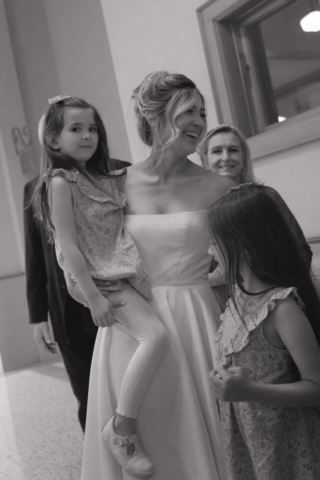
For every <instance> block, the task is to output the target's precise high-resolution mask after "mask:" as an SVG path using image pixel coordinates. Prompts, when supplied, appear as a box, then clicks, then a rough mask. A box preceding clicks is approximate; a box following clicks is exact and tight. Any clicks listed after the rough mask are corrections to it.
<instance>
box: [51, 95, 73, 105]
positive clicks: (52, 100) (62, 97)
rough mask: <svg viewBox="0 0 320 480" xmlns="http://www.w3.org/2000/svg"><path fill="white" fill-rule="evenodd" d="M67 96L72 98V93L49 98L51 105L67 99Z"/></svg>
mask: <svg viewBox="0 0 320 480" xmlns="http://www.w3.org/2000/svg"><path fill="white" fill-rule="evenodd" d="M67 98H71V95H57V96H56V97H53V98H49V100H48V103H49V104H50V105H54V104H55V103H58V102H62V100H66V99H67Z"/></svg>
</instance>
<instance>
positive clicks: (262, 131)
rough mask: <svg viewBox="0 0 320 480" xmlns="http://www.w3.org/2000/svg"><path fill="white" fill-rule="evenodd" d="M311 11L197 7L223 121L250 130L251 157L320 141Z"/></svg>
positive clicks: (280, 1) (266, 0)
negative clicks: (306, 25)
mask: <svg viewBox="0 0 320 480" xmlns="http://www.w3.org/2000/svg"><path fill="white" fill-rule="evenodd" d="M312 8H314V7H313V0H312V1H311V0H262V1H261V0H260V1H253V0H213V1H211V2H207V3H206V4H205V5H204V6H203V7H200V8H199V9H198V17H199V22H200V27H201V32H202V37H203V42H204V47H205V51H206V56H207V62H208V67H209V73H210V78H211V83H212V88H213V92H214V97H215V102H216V107H217V112H218V118H219V121H220V123H231V124H233V125H235V126H237V127H238V128H239V129H240V130H242V131H243V132H244V134H245V135H246V137H247V138H248V141H249V144H250V148H251V151H252V155H253V158H258V157H260V156H263V155H268V154H270V153H274V152H276V151H279V150H284V149H286V148H290V147H293V146H295V145H298V144H301V143H304V142H308V141H311V140H315V139H317V138H320V32H317V33H315V32H309V33H307V32H304V31H302V29H301V26H300V20H301V19H302V18H303V17H304V16H305V15H307V14H308V13H309V12H310V11H311V10H312ZM318 9H320V6H319V8H318Z"/></svg>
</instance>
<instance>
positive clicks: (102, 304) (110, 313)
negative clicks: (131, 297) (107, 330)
mask: <svg viewBox="0 0 320 480" xmlns="http://www.w3.org/2000/svg"><path fill="white" fill-rule="evenodd" d="M125 304H126V302H123V301H121V302H118V303H113V304H112V303H111V302H110V301H109V300H108V299H107V298H105V297H104V296H103V295H99V296H98V297H96V298H95V299H94V301H92V302H91V303H90V311H91V316H92V319H93V322H94V324H95V325H97V327H111V326H112V325H114V323H115V319H114V309H115V308H118V307H123V306H124V305H125Z"/></svg>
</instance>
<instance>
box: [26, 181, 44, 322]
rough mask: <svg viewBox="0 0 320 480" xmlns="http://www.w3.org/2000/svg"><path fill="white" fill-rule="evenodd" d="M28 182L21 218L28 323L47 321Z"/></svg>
mask: <svg viewBox="0 0 320 480" xmlns="http://www.w3.org/2000/svg"><path fill="white" fill-rule="evenodd" d="M31 190H32V187H31V185H30V183H28V184H27V185H26V186H25V189H24V200H23V219H24V238H25V266H26V283H27V292H26V293H27V303H28V310H29V321H30V323H40V322H46V321H48V293H47V282H48V280H47V273H46V264H45V257H44V252H43V247H42V239H41V235H40V232H39V229H38V225H37V221H36V220H35V218H34V215H33V209H32V206H31V205H29V204H30V199H31V197H32V193H33V190H32V191H31Z"/></svg>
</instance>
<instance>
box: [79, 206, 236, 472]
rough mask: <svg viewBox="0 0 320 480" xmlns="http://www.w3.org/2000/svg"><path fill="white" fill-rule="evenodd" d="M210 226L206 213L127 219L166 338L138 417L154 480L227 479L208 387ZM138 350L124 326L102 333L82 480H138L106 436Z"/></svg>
mask: <svg viewBox="0 0 320 480" xmlns="http://www.w3.org/2000/svg"><path fill="white" fill-rule="evenodd" d="M205 221H206V211H202V210H201V211H197V212H182V213H174V214H164V215H128V216H126V225H127V228H128V230H129V232H130V234H131V235H132V237H133V239H134V241H135V243H136V245H137V247H138V249H139V251H140V254H141V256H142V259H143V261H144V263H145V265H146V267H147V270H148V273H149V277H150V280H151V285H152V293H153V299H152V300H150V302H149V303H150V306H151V307H152V309H153V310H154V312H155V313H156V315H157V316H158V318H159V320H160V321H161V322H162V324H163V326H164V327H165V329H166V331H167V333H168V337H169V347H168V349H167V351H166V353H165V354H164V357H163V358H162V360H161V361H160V364H159V365H158V367H157V369H156V371H155V374H154V376H153V378H152V379H151V382H150V384H149V386H148V389H147V392H146V394H145V396H144V398H143V400H142V404H141V407H140V410H139V414H138V435H139V439H140V442H141V444H142V448H143V450H144V451H145V452H146V454H147V455H148V456H149V458H150V460H151V461H152V462H153V464H154V465H155V468H156V472H155V474H154V475H153V476H152V479H153V480H227V474H226V465H225V459H224V453H223V441H222V433H221V426H220V419H219V414H218V409H217V404H216V401H215V399H214V396H213V394H212V392H211V390H210V387H209V381H208V376H209V372H210V370H211V369H212V368H213V359H214V358H215V356H216V352H215V342H214V336H215V333H216V331H217V328H218V325H219V318H220V308H219V306H218V304H217V301H216V299H215V297H214V295H213V293H212V291H211V289H210V286H209V284H208V282H207V274H208V270H209V265H210V260H211V257H209V255H208V246H209V240H208V237H207V234H206V229H205ZM119 312H120V309H117V310H116V314H115V316H117V315H120V313H119ZM136 347H137V342H136V340H135V339H134V338H132V337H130V336H129V335H128V333H126V332H125V331H124V329H123V328H122V327H121V325H120V324H115V325H114V326H113V327H112V328H104V329H99V333H98V337H97V341H96V346H95V351H94V357H93V362H92V370H91V380H90V390H89V402H88V414H87V425H86V435H85V443H84V458H83V468H82V477H81V478H82V480H133V478H134V477H132V476H130V475H129V474H127V473H126V472H124V471H123V470H122V469H121V467H120V466H119V465H118V463H117V461H116V460H115V459H114V457H113V456H112V454H111V453H110V452H109V450H108V448H107V447H106V446H105V444H104V443H103V441H102V439H101V430H102V429H103V427H104V426H105V424H106V423H107V421H108V420H109V419H110V418H111V417H112V416H113V415H114V414H115V410H116V406H117V398H118V396H119V392H120V388H121V382H122V378H123V375H124V372H125V370H126V367H127V365H128V362H129V360H130V358H131V356H132V354H133V352H134V351H135V349H136Z"/></svg>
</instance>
